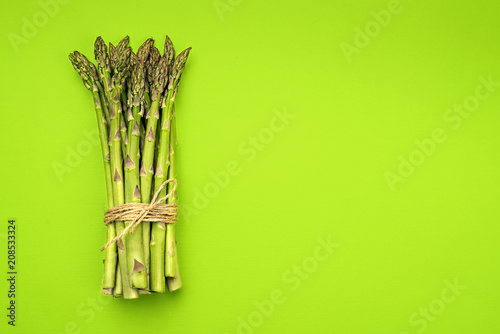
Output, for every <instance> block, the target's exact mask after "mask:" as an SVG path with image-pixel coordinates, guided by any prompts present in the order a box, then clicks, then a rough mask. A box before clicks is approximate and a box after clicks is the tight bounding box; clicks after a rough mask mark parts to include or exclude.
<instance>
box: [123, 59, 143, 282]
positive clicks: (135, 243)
mask: <svg viewBox="0 0 500 334" xmlns="http://www.w3.org/2000/svg"><path fill="white" fill-rule="evenodd" d="M131 63H132V75H131V80H130V86H129V101H128V105H129V106H130V107H131V109H129V113H128V116H127V118H128V119H127V121H128V124H129V126H128V129H129V132H128V139H129V142H128V145H127V152H126V159H125V201H126V202H127V203H140V202H141V191H140V189H139V158H140V153H139V139H140V138H139V135H140V130H139V124H140V122H141V114H140V108H141V104H142V100H143V99H144V68H143V66H142V65H141V64H140V63H139V59H138V58H137V56H136V55H135V54H132V58H131ZM131 223H132V222H126V223H125V225H126V226H128V225H129V224H131ZM125 244H126V252H127V266H128V270H129V275H130V283H131V285H132V287H134V288H140V289H147V288H148V281H147V275H146V265H145V260H144V248H143V245H142V228H137V229H135V230H134V231H133V233H131V234H128V235H127V237H126V242H125Z"/></svg>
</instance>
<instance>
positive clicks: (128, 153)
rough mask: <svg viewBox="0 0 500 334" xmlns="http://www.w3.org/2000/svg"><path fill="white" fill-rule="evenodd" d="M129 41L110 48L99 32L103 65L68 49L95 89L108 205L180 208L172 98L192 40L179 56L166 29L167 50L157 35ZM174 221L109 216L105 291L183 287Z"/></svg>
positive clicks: (129, 294) (131, 293) (127, 294)
mask: <svg viewBox="0 0 500 334" xmlns="http://www.w3.org/2000/svg"><path fill="white" fill-rule="evenodd" d="M128 44H129V37H128V36H127V37H125V38H124V39H123V40H122V41H120V43H118V45H117V46H116V47H115V46H114V45H113V44H111V43H110V44H109V53H108V48H107V46H106V44H105V43H104V41H103V39H102V38H101V37H98V38H97V39H96V41H95V44H94V54H95V59H96V62H97V66H95V65H94V64H93V63H92V62H90V61H89V60H88V59H87V58H86V57H85V56H84V55H83V54H81V53H80V52H78V51H75V52H73V53H71V54H70V55H69V59H70V60H71V63H72V64H73V67H74V68H75V70H76V71H77V72H78V73H79V74H80V76H81V77H82V79H83V83H84V85H85V87H86V88H87V89H89V90H90V92H91V93H92V98H93V101H94V106H95V111H96V115H97V124H98V129H99V136H100V141H101V149H102V155H103V158H104V172H105V177H106V188H107V205H108V209H112V208H117V207H119V206H123V205H124V204H126V203H147V204H149V203H150V202H152V201H153V202H155V201H156V199H157V198H160V199H163V200H164V201H166V203H167V204H164V206H169V207H171V208H176V203H177V194H176V185H177V181H176V173H177V167H176V157H175V154H176V145H177V131H176V120H175V119H176V116H175V108H174V104H175V98H176V96H177V90H178V88H179V83H180V79H181V75H182V72H183V71H184V67H185V64H186V60H187V58H188V55H189V51H190V49H191V48H188V49H186V50H184V51H182V52H181V53H180V54H178V55H177V56H175V52H174V48H173V45H172V41H171V40H170V38H169V37H168V36H167V37H166V40H165V46H164V52H163V55H160V51H159V50H158V49H157V48H156V47H155V46H154V41H153V39H148V40H146V41H145V42H144V43H143V44H142V45H141V46H140V47H139V49H138V50H137V53H134V52H133V51H132V48H131V47H129V46H128ZM146 206H147V205H146ZM143 207H144V205H143ZM142 213H144V210H143V211H142V212H140V213H139V214H138V215H140V214H142ZM175 217H176V216H175ZM138 218H141V217H138ZM174 222H175V220H174V221H172V222H170V223H165V222H164V221H146V220H142V221H141V219H133V220H132V219H131V221H110V222H107V236H106V238H107V244H106V246H105V247H103V250H105V260H104V274H103V280H102V291H103V293H104V294H109V295H111V294H112V295H113V296H115V297H121V296H123V298H125V299H134V298H138V297H139V295H140V294H149V293H151V292H165V286H167V287H168V290H169V291H174V290H177V289H179V288H181V286H182V282H181V278H180V276H179V267H178V262H177V242H176V237H175V224H174ZM115 241H116V242H115Z"/></svg>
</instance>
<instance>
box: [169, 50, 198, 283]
mask: <svg viewBox="0 0 500 334" xmlns="http://www.w3.org/2000/svg"><path fill="white" fill-rule="evenodd" d="M190 51H191V48H187V49H185V50H184V51H182V52H181V53H180V54H179V55H178V56H177V57H176V58H175V62H174V64H173V66H172V74H171V75H170V80H169V83H168V93H167V98H166V100H167V101H166V103H167V110H166V115H167V116H170V114H171V112H172V108H173V107H174V102H175V97H176V96H177V91H178V89H179V84H180V81H181V75H182V72H183V71H184V68H185V66H186V61H187V58H188V56H189V52H190ZM165 123H166V122H165ZM174 125H175V122H174V123H172V126H174ZM166 126H167V124H164V126H163V127H166ZM174 136H175V137H174ZM172 138H175V141H176V140H177V137H176V134H174V133H172ZM175 146H176V142H175V143H174V142H172V141H171V142H170V147H169V146H167V148H166V150H170V164H171V165H170V171H169V178H170V179H172V178H175V177H176V166H175V165H174V163H175ZM172 186H173V185H172V184H169V187H168V188H169V191H170V190H171V189H172ZM168 200H169V201H172V200H174V201H175V202H174V203H176V201H177V198H176V195H175V196H171V197H169V198H168ZM168 203H170V202H168ZM166 233H167V235H166V239H167V241H166V242H167V247H166V248H165V276H167V277H174V276H175V274H176V263H177V262H176V257H177V252H176V246H175V224H167V232H166Z"/></svg>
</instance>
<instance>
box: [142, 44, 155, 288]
mask: <svg viewBox="0 0 500 334" xmlns="http://www.w3.org/2000/svg"><path fill="white" fill-rule="evenodd" d="M153 44H154V40H153V39H152V38H148V39H147V40H146V41H145V42H144V43H143V44H142V45H141V46H140V47H139V49H138V50H137V57H138V58H139V62H140V64H141V66H142V69H143V74H144V80H143V82H144V98H143V100H142V105H141V111H140V113H141V122H139V130H140V136H141V138H140V148H139V150H140V151H141V152H143V151H144V142H145V139H146V138H145V129H144V123H143V122H142V120H143V117H142V116H144V110H149V105H150V104H151V98H150V96H149V80H148V79H147V78H146V76H147V74H148V72H147V67H146V64H147V63H148V61H149V54H150V52H151V49H152V48H153ZM157 51H158V50H157ZM153 52H154V51H153ZM153 57H155V56H153ZM153 61H154V60H153ZM141 228H142V246H143V249H144V264H145V266H146V273H147V278H148V290H149V288H150V265H149V258H150V257H149V254H150V252H149V242H150V233H151V223H150V222H142V223H141Z"/></svg>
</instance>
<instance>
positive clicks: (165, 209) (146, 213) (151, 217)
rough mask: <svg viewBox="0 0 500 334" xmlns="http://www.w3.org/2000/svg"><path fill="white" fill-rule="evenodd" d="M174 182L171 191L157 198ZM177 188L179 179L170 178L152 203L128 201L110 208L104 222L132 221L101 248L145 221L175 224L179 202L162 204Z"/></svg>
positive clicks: (156, 193) (159, 189)
mask: <svg viewBox="0 0 500 334" xmlns="http://www.w3.org/2000/svg"><path fill="white" fill-rule="evenodd" d="M170 182H172V183H173V184H174V186H173V187H172V190H170V192H169V193H168V194H167V195H166V196H164V197H162V198H160V199H159V200H156V198H157V197H158V195H159V194H160V192H161V191H162V189H163V188H164V187H165V186H166V185H167V184H168V183H170ZM176 189H177V180H176V179H168V180H166V181H165V182H163V183H162V184H161V186H160V188H158V190H157V191H156V192H155V194H154V196H153V199H152V200H151V203H150V204H147V203H126V204H122V205H117V206H115V207H114V208H111V209H109V210H108V211H106V213H105V214H104V223H105V224H106V225H109V224H111V223H113V222H115V221H130V222H131V223H130V224H129V225H128V226H127V227H125V229H124V230H123V231H122V233H120V234H119V235H117V236H116V237H114V238H113V239H111V240H110V241H108V242H107V243H106V245H104V247H102V248H101V251H103V250H105V249H106V248H108V247H109V246H110V245H111V244H112V243H114V242H116V241H118V240H119V239H121V238H122V237H123V236H124V235H125V234H126V233H127V232H129V230H130V233H133V232H134V230H135V228H136V227H137V226H138V225H139V224H140V223H141V222H143V221H145V222H160V223H165V224H173V223H175V222H176V221H177V203H171V204H160V203H161V202H163V201H164V200H166V199H167V198H169V197H170V196H172V194H173V193H174V191H175V190H176Z"/></svg>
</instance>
